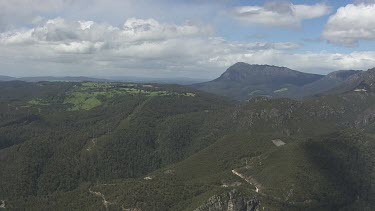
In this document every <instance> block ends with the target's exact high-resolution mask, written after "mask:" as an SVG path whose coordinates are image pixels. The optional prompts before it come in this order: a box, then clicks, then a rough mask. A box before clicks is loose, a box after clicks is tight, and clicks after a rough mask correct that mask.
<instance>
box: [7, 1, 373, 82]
mask: <svg viewBox="0 0 375 211" xmlns="http://www.w3.org/2000/svg"><path fill="white" fill-rule="evenodd" d="M0 8H1V9H0V75H9V76H41V75H52V76H67V75H69V76H78V75H84V76H96V77H109V76H112V77H113V76H143V77H190V78H207V79H210V78H215V77H217V76H218V75H220V74H221V73H222V72H223V71H225V69H226V68H227V67H229V66H230V65H231V64H234V63H235V62H239V61H242V62H247V63H251V64H272V65H278V66H287V67H290V68H293V69H296V70H300V71H304V72H314V73H323V74H324V73H328V72H330V71H333V70H339V69H368V68H371V67H375V0H340V1H328V0H325V1H312V0H310V1H308V0H294V1H282V0H278V1H260V0H247V1H245V0H190V1H187V0H173V1H172V0H0Z"/></svg>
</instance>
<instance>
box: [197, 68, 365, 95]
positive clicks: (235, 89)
mask: <svg viewBox="0 0 375 211" xmlns="http://www.w3.org/2000/svg"><path fill="white" fill-rule="evenodd" d="M360 72H361V71H359V70H338V71H334V72H331V73H329V74H327V75H319V74H312V73H304V72H300V71H297V70H292V69H290V68H287V67H279V66H274V65H259V64H247V63H244V62H238V63H235V64H234V65H232V66H230V67H229V68H228V69H227V70H226V71H225V72H224V73H223V74H221V75H220V76H219V77H218V78H216V79H214V80H212V81H208V82H204V83H199V84H194V85H192V87H194V88H196V89H199V90H202V91H206V92H210V93H213V94H216V95H221V96H226V97H229V98H232V99H235V100H240V101H243V100H249V99H251V98H253V97H256V96H268V97H273V98H280V97H288V98H295V99H300V98H305V97H312V96H314V95H318V94H322V93H325V92H327V91H329V90H331V89H333V88H335V87H337V86H339V85H340V84H341V83H342V82H343V81H345V80H347V79H348V78H350V77H351V76H353V75H356V74H359V73H360Z"/></svg>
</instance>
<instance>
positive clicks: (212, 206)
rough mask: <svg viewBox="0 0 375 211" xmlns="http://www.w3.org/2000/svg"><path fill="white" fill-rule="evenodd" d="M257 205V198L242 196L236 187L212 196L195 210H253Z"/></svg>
mask: <svg viewBox="0 0 375 211" xmlns="http://www.w3.org/2000/svg"><path fill="white" fill-rule="evenodd" d="M258 206H259V200H258V199H257V198H255V197H253V198H251V199H250V198H247V197H244V196H242V195H241V193H240V192H238V191H237V190H236V189H233V190H231V191H229V192H227V193H223V194H221V195H215V196H212V197H211V198H209V199H208V201H207V202H206V203H205V204H203V205H201V206H200V207H198V208H197V209H196V210H195V211H255V210H257V208H258Z"/></svg>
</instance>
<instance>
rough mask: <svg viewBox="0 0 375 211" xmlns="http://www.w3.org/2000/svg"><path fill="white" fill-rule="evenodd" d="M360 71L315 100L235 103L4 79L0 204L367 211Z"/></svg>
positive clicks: (369, 187)
mask: <svg viewBox="0 0 375 211" xmlns="http://www.w3.org/2000/svg"><path fill="white" fill-rule="evenodd" d="M358 74H359V75H354V76H352V77H349V79H348V80H345V81H344V82H343V83H341V85H340V86H337V88H333V89H331V90H330V91H327V92H325V93H321V94H320V96H314V97H311V98H305V99H302V100H301V99H299V100H296V99H288V98H278V97H276V98H270V97H265V96H258V97H253V98H251V99H248V100H246V101H242V102H241V101H234V100H233V99H230V98H225V97H220V96H215V95H212V94H208V93H206V92H202V91H198V90H194V89H192V88H190V87H186V86H179V85H160V84H131V83H120V82H116V83H114V82H33V83H29V82H19V81H10V82H1V83H0V88H1V89H2V90H7V92H5V93H4V94H3V95H2V96H1V101H0V120H1V121H0V141H1V142H0V161H1V162H0V168H1V169H2V171H1V174H0V199H2V200H3V201H2V206H3V207H5V206H6V208H7V209H22V208H24V207H28V208H30V209H42V210H44V209H47V210H51V209H53V210H56V209H57V210H59V209H69V210H79V209H88V210H97V209H101V210H126V209H128V210H200V211H203V210H212V209H214V207H216V208H217V207H237V208H236V209H237V210H241V209H245V207H252V208H254V206H255V207H258V208H261V209H263V208H264V209H266V210H301V209H304V210H317V209H319V210H332V209H334V210H340V209H343V210H345V209H354V208H355V209H371V208H373V207H374V204H373V202H374V201H373V199H374V197H375V189H374V185H373V181H374V177H375V170H374V167H375V165H374V163H375V160H374V157H375V156H374V152H373V150H372V149H373V148H374V147H375V145H374V144H375V139H374V137H375V135H374V134H375V132H374V128H375V127H374V126H375V116H374V113H373V111H374V105H375V95H374V93H373V84H375V83H372V81H371V80H372V79H373V78H372V77H371V76H372V74H373V72H372V71H369V72H363V73H362V72H360V73H358ZM362 75H365V76H362ZM314 77H315V76H314ZM362 78H364V79H365V80H362ZM345 84H350V85H347V86H345ZM363 87H365V88H366V92H358V91H356V90H357V89H362V88H363ZM246 204H247V205H246ZM241 207H242V208H241ZM216 208H215V209H216ZM233 209H234V208H233ZM219 210H220V209H219Z"/></svg>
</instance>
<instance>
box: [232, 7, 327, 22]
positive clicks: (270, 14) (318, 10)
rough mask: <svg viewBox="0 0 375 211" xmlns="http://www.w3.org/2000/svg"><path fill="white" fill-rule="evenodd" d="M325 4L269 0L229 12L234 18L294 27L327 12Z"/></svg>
mask: <svg viewBox="0 0 375 211" xmlns="http://www.w3.org/2000/svg"><path fill="white" fill-rule="evenodd" d="M329 12H330V7H329V6H327V5H326V4H315V5H295V4H292V3H289V2H283V1H281V2H280V1H279V2H270V3H267V4H265V5H263V6H242V7H237V8H235V9H233V10H232V11H231V12H230V14H231V16H232V17H234V18H235V19H238V20H241V21H244V22H247V23H252V24H263V25H267V26H277V27H288V28H294V27H298V26H300V24H301V22H302V21H303V20H307V19H314V18H318V17H321V16H324V15H327V14H329Z"/></svg>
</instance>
